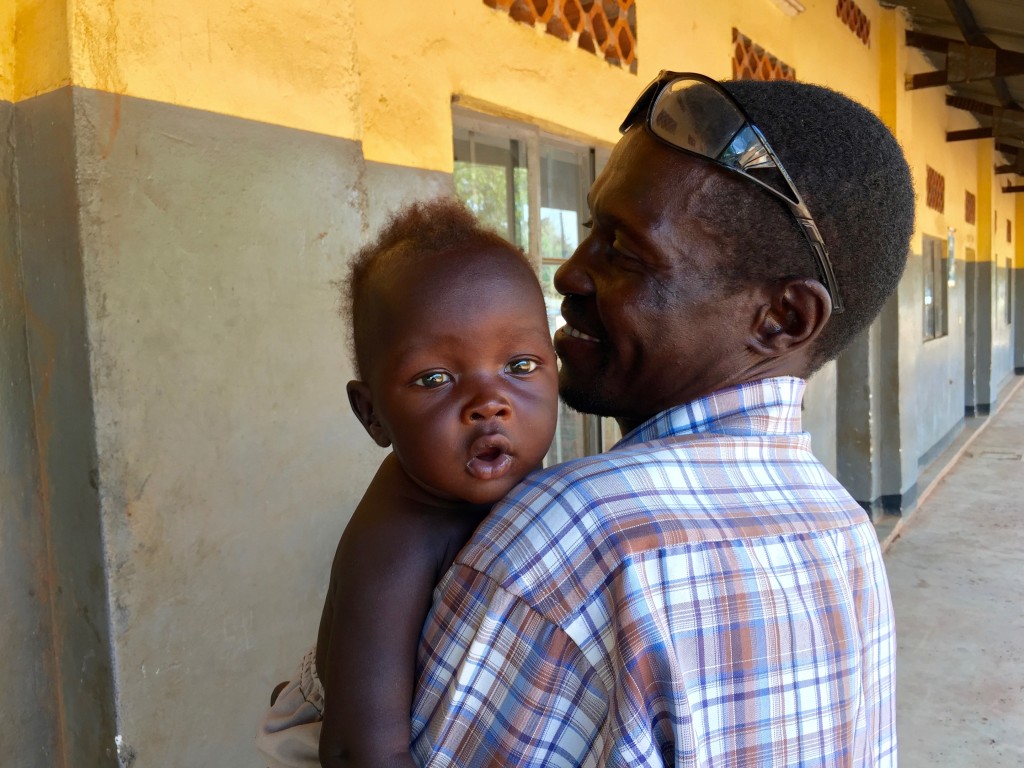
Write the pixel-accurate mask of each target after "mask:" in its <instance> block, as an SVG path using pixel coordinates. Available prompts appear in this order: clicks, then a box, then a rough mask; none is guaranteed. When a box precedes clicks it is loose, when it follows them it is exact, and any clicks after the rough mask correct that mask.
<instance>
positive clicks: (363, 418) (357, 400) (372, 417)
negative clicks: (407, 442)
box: [345, 381, 391, 448]
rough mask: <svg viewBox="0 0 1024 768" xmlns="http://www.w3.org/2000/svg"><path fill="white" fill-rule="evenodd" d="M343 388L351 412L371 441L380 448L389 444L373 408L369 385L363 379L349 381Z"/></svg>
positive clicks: (386, 434)
mask: <svg viewBox="0 0 1024 768" xmlns="http://www.w3.org/2000/svg"><path fill="white" fill-rule="evenodd" d="M345 389H346V391H347V392H348V404H349V405H350V406H352V413H354V414H355V415H356V418H357V419H359V423H360V424H362V425H363V429H365V430H366V432H367V433H368V434H369V435H370V437H372V438H373V442H375V443H376V444H377V445H379V446H380V447H381V448H387V447H388V446H389V445H391V438H390V437H389V436H388V432H387V430H386V429H384V425H383V424H381V423H380V420H379V419H378V418H377V413H376V411H374V409H373V393H372V392H371V391H370V387H369V385H368V384H367V383H366V382H365V381H350V382H349V383H348V385H347V386H346V387H345Z"/></svg>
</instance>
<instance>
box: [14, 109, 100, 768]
mask: <svg viewBox="0 0 1024 768" xmlns="http://www.w3.org/2000/svg"><path fill="white" fill-rule="evenodd" d="M13 140H14V141H13V144H14V147H15V148H16V155H17V158H16V166H17V178H18V184H17V201H18V225H19V226H18V250H19V252H20V262H21V269H22V288H23V292H24V293H23V295H24V307H25V317H26V323H25V328H26V350H27V353H28V354H27V357H28V370H29V376H30V381H31V388H32V402H31V413H32V423H33V429H34V432H35V448H36V456H35V459H36V466H37V467H38V469H37V479H38V485H37V487H38V491H37V494H38V506H37V509H36V517H35V520H34V522H33V524H32V525H33V526H35V525H38V526H41V537H42V540H43V542H44V545H43V546H45V554H44V555H43V556H42V557H39V555H38V554H37V552H38V550H39V547H40V545H39V543H38V541H33V540H32V539H31V538H30V539H29V540H28V541H27V542H26V544H25V546H26V550H25V551H24V552H23V553H22V554H23V555H25V556H26V557H31V558H32V559H33V562H32V564H31V566H30V567H31V568H33V570H32V571H31V576H32V577H33V578H34V580H35V589H36V590H37V592H36V594H37V595H39V596H42V595H44V594H46V595H47V596H48V600H49V611H50V621H49V625H48V627H47V629H48V630H49V635H50V642H51V643H52V646H49V647H48V644H47V640H46V639H45V638H40V639H39V644H38V648H37V652H38V653H40V654H48V653H49V654H52V659H53V662H52V664H53V674H52V678H53V688H52V689H50V690H45V689H42V688H39V689H37V691H36V692H37V695H38V698H37V699H36V700H33V701H30V702H28V703H27V704H26V706H28V707H29V708H30V709H31V708H36V707H38V708H39V709H41V710H43V711H45V712H47V714H48V716H49V717H52V718H53V719H54V720H55V721H56V722H57V723H58V728H57V729H56V732H55V733H53V734H52V739H50V738H49V737H50V735H51V734H49V733H46V726H45V722H46V718H44V727H43V730H42V731H36V730H35V729H34V728H33V729H30V730H29V731H27V732H25V733H23V734H22V737H23V738H24V737H29V738H31V739H32V742H33V748H35V749H36V750H38V752H40V753H47V752H49V754H51V755H53V758H54V759H53V762H52V763H51V764H52V765H58V766H75V767H76V768H77V766H110V765H114V764H115V760H116V758H115V755H114V728H115V711H114V696H113V678H112V674H111V658H110V635H109V623H108V619H107V613H108V612H107V601H106V582H105V578H104V550H103V544H102V530H101V520H100V508H99V498H98V494H97V492H96V487H97V484H98V480H97V475H96V453H95V443H94V430H93V407H92V399H91V391H90V384H89V356H88V353H89V350H88V343H87V334H86V316H85V307H84V296H83V275H82V261H81V247H80V241H79V239H78V232H77V225H76V219H77V194H76V186H77V180H76V171H77V168H76V162H75V148H74V114H73V106H72V99H71V92H70V90H67V89H64V90H61V91H57V92H54V93H49V94H46V95H43V96H38V97H36V98H33V99H29V100H26V101H23V102H19V103H18V105H17V107H16V108H15V119H14V133H13ZM16 405H20V406H23V405H24V396H22V397H21V398H20V402H19V403H16ZM30 533H34V531H30ZM8 565H10V566H11V567H14V568H19V569H20V567H21V566H19V565H16V564H8V563H5V564H4V567H5V568H6V567H8ZM28 575H29V574H27V573H26V574H24V576H28ZM14 576H15V578H18V574H15V575H14ZM50 713H52V714H50Z"/></svg>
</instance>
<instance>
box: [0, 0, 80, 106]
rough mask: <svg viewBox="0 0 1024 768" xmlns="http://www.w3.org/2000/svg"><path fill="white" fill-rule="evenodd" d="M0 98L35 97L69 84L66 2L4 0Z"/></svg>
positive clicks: (58, 0)
mask: <svg viewBox="0 0 1024 768" xmlns="http://www.w3.org/2000/svg"><path fill="white" fill-rule="evenodd" d="M2 5H3V9H2V10H0V29H2V30H3V38H2V39H0V97H2V98H5V99H7V100H9V101H19V100H21V99H25V98H28V97H30V96H35V95H36V94H39V93H45V92H46V91H52V90H54V89H55V88H60V87H61V86H64V85H69V84H70V83H71V49H70V46H69V44H68V21H67V20H68V3H67V0H3V3H2Z"/></svg>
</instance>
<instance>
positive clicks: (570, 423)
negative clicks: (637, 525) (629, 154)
mask: <svg viewBox="0 0 1024 768" xmlns="http://www.w3.org/2000/svg"><path fill="white" fill-rule="evenodd" d="M453 122H454V138H455V141H454V144H455V146H454V151H455V174H454V175H455V192H456V194H457V195H458V196H459V197H460V198H461V199H463V200H464V201H465V202H466V204H467V205H468V206H469V208H470V209H471V210H472V211H473V212H474V213H476V215H477V216H478V217H479V218H480V219H481V221H483V222H484V223H485V224H487V225H489V226H491V227H493V228H494V229H496V230H498V232H501V233H502V234H504V235H505V237H507V238H508V239H509V240H510V241H512V242H513V243H515V244H516V245H519V246H521V247H522V248H523V249H524V250H525V251H527V252H528V253H529V254H530V255H531V257H532V258H533V259H534V261H535V263H537V265H538V267H539V270H540V278H541V285H542V286H543V288H544V302H545V304H546V305H547V311H548V325H549V326H550V328H551V331H552V333H553V332H554V331H555V330H556V329H557V328H558V327H559V326H561V325H562V324H563V322H564V321H563V320H562V315H561V312H560V307H561V303H562V297H561V295H560V294H559V293H558V292H557V291H556V290H555V288H554V284H553V279H554V275H555V271H556V270H557V269H558V266H559V265H560V264H561V263H562V262H563V261H565V260H566V259H568V258H569V257H570V256H571V255H572V253H573V251H574V250H576V246H577V245H579V242H580V240H581V239H582V238H583V237H584V231H583V228H582V224H583V222H585V221H586V220H587V218H588V217H589V211H588V208H587V192H588V191H589V190H590V185H591V183H592V182H593V180H594V178H595V176H596V174H597V173H598V172H599V171H600V169H601V168H602V167H604V163H605V161H606V160H607V157H608V151H607V150H605V149H602V148H596V147H589V146H586V145H583V144H578V143H575V142H572V141H568V140H566V139H562V138H559V137H556V136H552V135H549V134H546V133H543V132H542V131H540V130H539V129H538V128H535V127H533V126H527V125H522V124H517V123H511V122H507V121H504V120H499V119H497V118H490V117H485V116H482V115H479V114H477V113H473V112H469V111H467V110H464V109H461V108H459V107H455V108H453ZM617 439H618V430H617V427H616V425H615V423H614V422H612V421H611V420H609V419H598V418H597V417H594V416H584V415H582V414H579V413H576V412H574V411H571V410H569V409H568V408H566V407H565V405H560V406H559V416H558V426H557V428H556V431H555V440H554V442H553V443H552V446H551V450H550V451H549V453H548V456H547V463H557V462H560V461H565V460H567V459H571V458H576V457H578V456H585V455H588V454H592V453H597V452H599V451H601V450H603V449H604V448H606V447H608V446H610V445H611V444H612V443H614V442H615V440H617Z"/></svg>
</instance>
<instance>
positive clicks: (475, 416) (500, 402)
mask: <svg viewBox="0 0 1024 768" xmlns="http://www.w3.org/2000/svg"><path fill="white" fill-rule="evenodd" d="M466 415H467V416H468V417H469V420H470V421H486V420H487V419H507V418H508V417H509V416H510V415H512V409H511V408H510V407H509V404H508V401H506V400H505V399H504V398H501V397H485V398H481V399H477V400H474V401H473V402H472V403H470V405H469V407H468V408H467V409H466Z"/></svg>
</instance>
